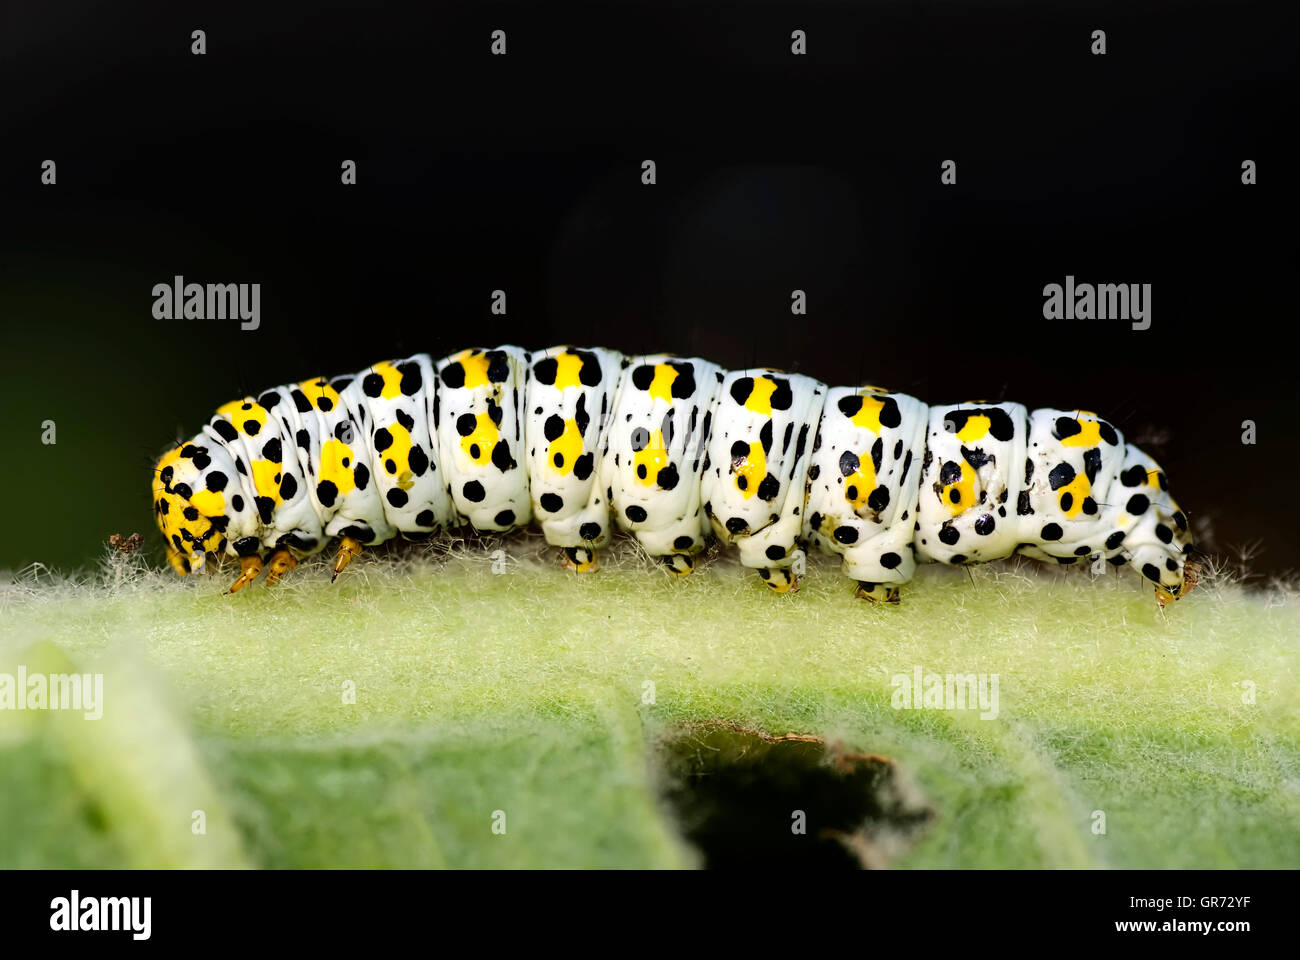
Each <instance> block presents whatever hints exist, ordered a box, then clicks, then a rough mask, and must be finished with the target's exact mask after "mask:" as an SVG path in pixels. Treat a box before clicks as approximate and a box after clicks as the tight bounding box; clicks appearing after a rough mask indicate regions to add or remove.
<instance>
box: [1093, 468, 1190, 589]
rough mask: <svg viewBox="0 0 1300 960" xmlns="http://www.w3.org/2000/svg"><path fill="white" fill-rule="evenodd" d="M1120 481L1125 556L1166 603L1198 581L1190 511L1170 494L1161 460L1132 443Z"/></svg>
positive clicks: (1121, 522)
mask: <svg viewBox="0 0 1300 960" xmlns="http://www.w3.org/2000/svg"><path fill="white" fill-rule="evenodd" d="M1120 481H1121V483H1122V484H1123V489H1124V496H1125V497H1126V499H1125V500H1123V501H1121V502H1122V503H1123V507H1122V512H1121V513H1120V515H1119V529H1120V530H1121V531H1123V533H1122V534H1121V535H1119V539H1120V540H1121V541H1122V543H1123V556H1125V557H1126V558H1127V561H1128V563H1130V564H1131V565H1132V566H1133V569H1135V570H1136V571H1137V572H1138V573H1140V574H1141V575H1142V576H1143V577H1144V578H1146V579H1147V580H1148V581H1149V582H1151V583H1152V584H1154V585H1155V588H1156V599H1157V601H1158V602H1159V603H1160V606H1162V607H1163V606H1165V605H1166V604H1170V603H1173V602H1174V601H1175V600H1177V599H1178V598H1179V597H1183V596H1186V595H1187V594H1188V593H1190V592H1191V590H1192V588H1193V587H1195V586H1196V570H1197V567H1196V564H1195V563H1192V562H1191V559H1190V558H1191V555H1192V551H1193V545H1192V535H1191V530H1190V529H1189V525H1188V522H1187V515H1186V514H1185V513H1183V511H1182V510H1181V509H1180V508H1179V506H1178V503H1177V502H1176V501H1175V500H1174V498H1173V497H1172V495H1170V493H1169V483H1168V480H1167V479H1166V477H1165V473H1164V471H1163V470H1161V469H1160V466H1159V464H1157V463H1156V462H1155V461H1154V460H1152V459H1151V458H1150V457H1149V456H1147V455H1146V454H1144V453H1142V452H1141V451H1140V450H1137V449H1135V448H1133V447H1130V448H1129V455H1128V458H1127V460H1126V461H1125V469H1124V471H1123V472H1122V473H1121V474H1120ZM1113 562H1115V561H1114V560H1112V563H1113Z"/></svg>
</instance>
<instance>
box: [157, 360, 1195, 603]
mask: <svg viewBox="0 0 1300 960" xmlns="http://www.w3.org/2000/svg"><path fill="white" fill-rule="evenodd" d="M152 492H153V503H154V512H155V519H156V521H157V524H158V527H159V529H160V530H161V531H162V533H163V536H164V538H165V540H166V545H167V560H168V562H169V563H170V565H171V566H172V567H173V569H175V570H176V572H177V573H178V574H181V575H188V574H190V573H196V572H201V571H203V570H204V569H205V563H206V558H207V556H208V555H209V554H212V555H216V556H227V557H231V558H234V559H236V560H238V562H239V567H240V572H239V575H238V577H237V579H236V580H235V581H234V583H233V584H231V586H230V588H229V591H228V592H230V593H234V592H238V591H239V590H242V589H243V588H244V587H246V586H247V585H248V584H250V583H252V582H253V581H254V580H255V579H256V578H257V577H258V576H259V575H260V573H261V571H262V570H263V569H264V568H265V569H266V570H267V582H268V583H269V584H274V583H276V582H279V581H281V580H283V578H285V577H286V576H287V575H288V574H289V573H290V572H291V571H292V570H293V569H294V568H295V567H296V566H297V565H298V563H299V562H300V561H301V560H302V559H304V558H305V557H307V556H310V555H313V554H315V553H318V552H320V551H321V550H323V549H325V547H326V546H327V545H328V544H329V543H330V542H331V541H334V540H337V547H336V552H335V554H334V563H333V577H332V579H336V578H337V577H338V576H339V575H340V574H341V573H342V572H343V571H344V570H345V569H346V568H347V567H348V565H349V564H351V563H352V562H353V561H354V560H355V559H356V558H357V557H359V556H360V555H361V553H362V550H363V548H364V547H365V546H367V545H376V544H380V543H383V542H385V541H387V540H390V539H392V538H394V537H396V536H399V535H400V536H402V537H404V538H406V539H411V540H420V539H425V538H427V537H431V536H434V535H436V534H437V533H439V532H440V531H443V530H445V529H449V528H453V527H458V526H462V525H466V524H468V525H471V526H472V527H474V528H475V529H477V530H480V531H490V532H506V531H510V530H513V529H515V528H516V527H520V526H523V525H526V524H528V523H530V522H532V521H534V520H535V521H536V522H537V524H538V526H539V527H540V528H541V531H542V533H543V535H544V537H545V538H546V541H547V543H548V544H549V545H551V546H552V547H555V548H557V550H558V552H559V556H560V558H561V561H560V562H561V563H562V565H563V566H565V567H566V568H568V569H570V570H573V571H577V572H586V571H590V570H594V569H595V568H596V567H597V556H598V551H599V549H600V548H601V547H603V546H605V545H606V544H607V543H608V542H609V541H610V539H611V537H612V535H613V532H614V530H615V529H616V528H617V529H621V530H623V531H626V532H627V533H629V534H630V535H631V536H632V537H633V538H635V539H636V541H637V542H638V543H639V545H640V546H641V548H642V549H644V550H645V552H646V553H647V554H649V555H650V556H651V557H653V558H654V559H655V560H656V561H657V562H658V563H659V564H661V565H662V566H663V567H664V569H665V570H667V571H668V572H670V573H673V574H677V575H686V574H689V573H690V572H691V571H692V570H693V569H694V568H695V564H696V562H697V559H698V557H699V555H700V554H701V552H702V551H703V550H704V548H705V546H706V544H707V542H708V541H709V540H711V539H716V540H717V541H720V542H721V543H723V544H725V545H731V546H734V547H735V549H736V551H737V553H738V555H739V559H740V562H741V563H742V564H743V565H744V566H746V567H750V568H752V569H754V570H756V571H757V572H758V574H759V577H760V579H761V580H762V581H763V582H764V583H765V584H766V585H767V586H768V587H769V588H770V589H772V590H773V591H774V592H777V593H788V592H792V591H795V590H797V589H798V586H799V579H800V576H801V574H802V572H803V570H804V569H805V561H806V550H808V549H810V548H813V547H816V548H818V549H821V550H823V551H826V552H829V553H832V554H834V555H836V556H838V557H839V558H840V561H841V564H842V568H843V571H844V573H845V575H846V576H848V577H850V578H851V579H853V580H855V581H857V588H856V589H857V593H858V595H859V596H861V597H864V598H866V599H868V600H870V601H873V602H876V603H887V604H888V603H897V602H898V600H899V596H900V587H901V586H902V585H903V584H905V583H907V582H908V581H910V580H911V578H912V576H913V573H914V570H915V567H916V564H917V563H918V562H920V563H930V562H937V563H946V564H951V565H959V564H973V563H984V562H987V561H991V560H996V559H1000V558H1004V557H1009V556H1011V555H1013V554H1016V553H1019V554H1023V555H1026V556H1030V557H1033V558H1035V559H1038V560H1041V561H1045V562H1049V563H1055V564H1063V565H1068V564H1076V563H1089V564H1094V563H1099V562H1100V561H1102V560H1105V561H1107V562H1109V563H1110V564H1111V565H1113V566H1116V567H1119V566H1126V565H1127V566H1132V567H1134V568H1135V569H1136V570H1137V571H1138V573H1139V574H1140V575H1141V576H1142V577H1144V578H1145V579H1146V580H1147V581H1148V582H1149V583H1151V584H1152V586H1153V587H1154V589H1155V592H1156V599H1157V601H1158V603H1159V604H1160V605H1161V606H1162V607H1163V606H1165V605H1166V604H1168V603H1171V602H1173V601H1174V600H1176V599H1178V598H1179V597H1181V596H1184V595H1186V594H1187V592H1188V591H1190V590H1191V589H1192V588H1193V587H1194V586H1195V584H1196V572H1197V568H1196V565H1195V563H1193V562H1191V560H1190V556H1191V554H1192V551H1193V546H1192V542H1191V537H1190V532H1189V527H1188V520H1187V516H1186V514H1185V513H1184V512H1183V511H1182V510H1181V509H1180V508H1179V506H1178V504H1177V502H1176V501H1175V500H1174V499H1173V497H1172V496H1171V495H1170V493H1169V485H1168V480H1167V478H1166V476H1165V474H1164V471H1163V470H1161V468H1160V466H1159V465H1158V464H1157V463H1156V462H1155V461H1154V460H1153V459H1152V458H1151V457H1149V456H1148V455H1147V454H1146V453H1144V452H1143V451H1141V450H1140V449H1138V448H1137V447H1135V446H1133V445H1131V444H1128V443H1126V442H1125V440H1124V437H1123V435H1122V434H1121V433H1120V431H1119V430H1117V429H1116V428H1115V427H1114V426H1113V425H1111V424H1110V423H1108V422H1107V421H1106V420H1104V419H1103V418H1101V417H1099V416H1098V415H1097V414H1095V413H1091V412H1089V411H1084V410H1058V409H1040V410H1035V411H1033V412H1030V411H1028V410H1026V408H1025V407H1023V406H1021V405H1019V404H1015V403H982V402H981V403H964V404H948V405H942V406H934V407H931V406H927V405H926V404H925V403H922V402H921V401H920V400H918V399H916V398H915V397H911V396H908V395H907V394H902V393H893V392H890V391H888V390H885V389H882V388H879V387H874V386H866V387H827V386H826V385H825V384H823V383H821V382H819V381H817V380H814V379H812V378H810V377H806V376H803V375H799V374H789V373H783V372H781V371H778V370H772V369H767V368H754V369H747V370H738V371H732V372H730V373H728V372H727V371H724V370H722V369H721V368H719V367H718V366H716V365H715V364H712V363H710V362H708V361H706V360H702V359H698V358H682V357H676V356H672V355H668V354H652V355H647V356H639V357H625V356H623V355H622V354H620V353H618V352H616V351H613V350H605V349H601V348H580V347H572V346H557V347H551V348H548V349H544V350H536V351H532V352H526V351H524V350H522V349H520V348H518V347H513V346H501V347H496V348H491V349H477V348H476V349H469V350H462V351H460V352H459V353H456V354H453V355H452V356H450V357H447V358H445V359H443V360H439V361H436V362H435V361H434V360H432V359H431V358H430V357H429V356H428V355H426V354H416V355H414V356H411V357H407V358H405V359H400V360H392V361H384V362H381V363H377V364H375V365H373V366H371V367H368V368H367V369H365V370H362V371H360V372H359V373H357V374H355V375H344V376H338V377H334V378H325V377H316V378H312V379H309V380H304V381H302V382H300V383H296V384H289V385H286V386H280V387H273V388H271V389H269V390H266V391H264V392H263V393H261V394H260V395H258V396H256V397H253V396H247V397H244V398H242V399H240V400H236V401H232V402H231V403H228V404H225V405H224V406H222V407H220V408H219V409H218V410H217V412H216V414H215V415H214V416H213V417H212V419H211V420H210V421H209V422H208V423H207V424H206V425H205V426H204V427H203V429H202V430H201V431H200V433H199V434H198V435H197V436H195V437H194V438H193V439H191V440H189V441H186V442H184V443H182V444H179V445H177V446H175V447H173V448H171V449H169V450H168V451H167V452H166V453H164V454H163V456H162V457H161V458H160V459H159V461H158V463H157V466H156V467H155V470H154V476H153V482H152Z"/></svg>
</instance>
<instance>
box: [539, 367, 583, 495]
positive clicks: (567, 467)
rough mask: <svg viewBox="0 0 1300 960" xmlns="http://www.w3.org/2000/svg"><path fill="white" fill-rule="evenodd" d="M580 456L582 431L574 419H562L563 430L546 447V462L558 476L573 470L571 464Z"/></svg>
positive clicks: (566, 474) (565, 474)
mask: <svg viewBox="0 0 1300 960" xmlns="http://www.w3.org/2000/svg"><path fill="white" fill-rule="evenodd" d="M556 382H557V383H558V382H559V381H558V380H557V381H556ZM580 456H582V433H581V432H580V431H579V430H578V422H577V421H576V420H565V421H564V432H563V433H562V434H560V435H559V436H558V437H556V438H555V439H554V440H552V441H551V445H550V446H549V447H547V448H546V462H547V464H549V465H550V468H551V470H553V471H554V472H555V473H558V474H560V476H568V475H569V474H570V473H572V472H573V465H574V463H575V462H576V461H577V459H578V458H579V457H580Z"/></svg>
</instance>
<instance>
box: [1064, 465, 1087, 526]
mask: <svg viewBox="0 0 1300 960" xmlns="http://www.w3.org/2000/svg"><path fill="white" fill-rule="evenodd" d="M1067 493H1068V494H1069V495H1070V496H1071V497H1073V498H1074V499H1073V500H1072V502H1071V503H1070V509H1069V510H1065V509H1064V508H1062V512H1063V513H1064V514H1065V515H1066V516H1067V517H1069V518H1070V519H1071V520H1073V519H1074V518H1075V517H1077V516H1078V515H1079V511H1081V510H1082V509H1083V498H1084V497H1086V496H1088V495H1089V494H1090V493H1092V484H1091V483H1090V482H1089V481H1088V475H1087V474H1084V473H1076V474H1075V475H1074V479H1073V480H1071V481H1070V482H1069V483H1067V484H1065V485H1064V486H1062V487H1061V488H1060V489H1059V490H1057V491H1056V502H1057V503H1058V504H1059V503H1060V502H1061V497H1062V496H1064V495H1065V494H1067Z"/></svg>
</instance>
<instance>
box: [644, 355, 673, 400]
mask: <svg viewBox="0 0 1300 960" xmlns="http://www.w3.org/2000/svg"><path fill="white" fill-rule="evenodd" d="M677 376H678V374H677V371H676V370H674V369H673V368H672V367H671V366H670V365H669V364H666V363H656V364H655V376H654V379H653V380H651V381H650V388H649V389H648V390H646V393H648V394H650V397H651V399H659V400H662V401H664V403H672V402H673V381H674V380H676V379H677Z"/></svg>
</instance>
